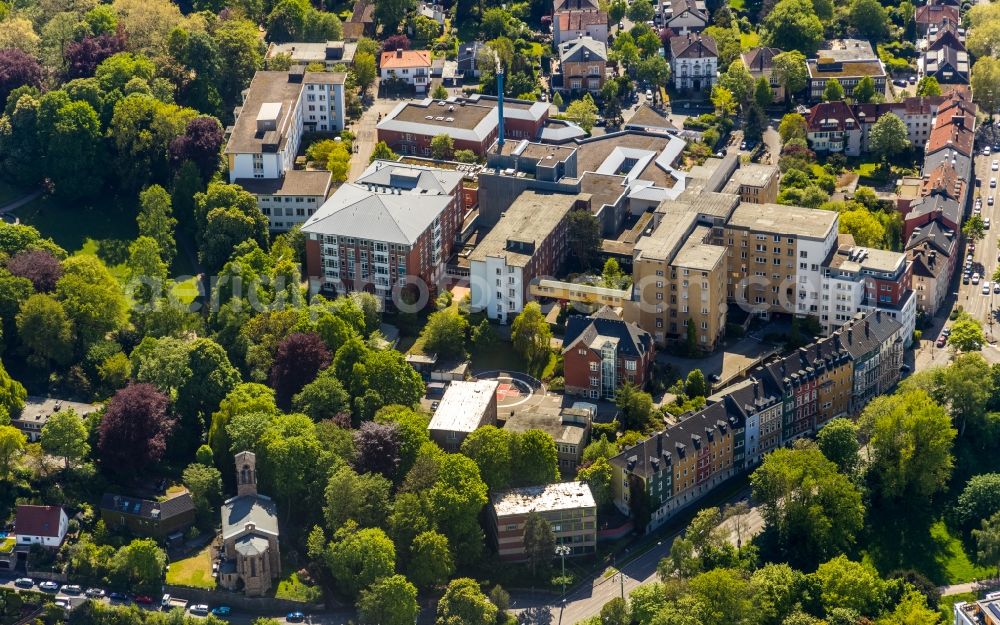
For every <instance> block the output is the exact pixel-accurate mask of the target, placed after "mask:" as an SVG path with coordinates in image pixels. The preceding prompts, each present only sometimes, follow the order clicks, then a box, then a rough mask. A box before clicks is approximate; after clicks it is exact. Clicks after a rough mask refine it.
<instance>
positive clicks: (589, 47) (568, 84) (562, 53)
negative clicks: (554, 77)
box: [557, 34, 608, 93]
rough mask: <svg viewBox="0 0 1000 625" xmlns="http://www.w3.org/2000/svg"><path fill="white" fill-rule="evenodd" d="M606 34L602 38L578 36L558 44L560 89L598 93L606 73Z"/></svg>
mask: <svg viewBox="0 0 1000 625" xmlns="http://www.w3.org/2000/svg"><path fill="white" fill-rule="evenodd" d="M606 41H607V35H606V34H605V36H604V40H603V41H602V40H599V39H596V38H594V37H590V36H588V37H579V38H577V39H571V40H567V41H564V42H563V43H561V44H560V45H559V66H560V70H559V71H560V78H561V80H562V82H561V83H560V82H558V81H557V85H561V86H557V88H558V89H560V90H561V91H570V92H572V91H589V92H590V93H599V92H600V91H601V87H603V86H604V82H605V81H606V80H607V77H608V76H607V75H608V46H607V43H606Z"/></svg>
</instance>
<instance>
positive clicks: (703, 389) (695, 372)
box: [684, 369, 708, 397]
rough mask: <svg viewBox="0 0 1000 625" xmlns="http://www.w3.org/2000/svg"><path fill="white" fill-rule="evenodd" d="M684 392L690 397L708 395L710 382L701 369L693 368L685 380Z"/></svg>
mask: <svg viewBox="0 0 1000 625" xmlns="http://www.w3.org/2000/svg"><path fill="white" fill-rule="evenodd" d="M684 394H685V395H687V396H688V397H705V396H706V395H708V384H707V383H706V382H705V374H704V373H702V372H701V369H692V370H691V372H690V373H688V376H687V380H686V381H685V382H684Z"/></svg>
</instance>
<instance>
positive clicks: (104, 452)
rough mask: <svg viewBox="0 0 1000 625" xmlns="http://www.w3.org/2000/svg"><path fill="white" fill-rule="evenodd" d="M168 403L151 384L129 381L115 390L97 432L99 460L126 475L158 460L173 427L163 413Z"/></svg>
mask: <svg viewBox="0 0 1000 625" xmlns="http://www.w3.org/2000/svg"><path fill="white" fill-rule="evenodd" d="M169 403H170V402H169V400H168V399H167V396H166V395H164V394H163V393H161V392H160V391H158V390H157V389H156V387H155V386H153V385H152V384H145V383H142V384H130V385H128V386H126V387H125V388H123V389H120V390H119V391H118V392H117V393H115V396H114V397H112V398H111V401H110V402H108V407H107V409H106V410H105V412H104V417H103V418H102V419H101V425H100V428H99V431H98V434H99V437H98V441H97V446H98V451H100V453H101V463H102V464H103V465H104V466H105V467H106V468H108V469H112V470H114V471H115V472H116V473H119V474H127V473H128V472H130V471H132V472H135V471H141V470H142V469H144V468H146V467H147V466H149V465H151V464H154V463H156V462H159V461H160V459H162V458H163V454H164V453H165V452H166V450H167V439H168V438H169V437H170V432H171V430H172V429H173V427H174V420H173V418H171V417H170V416H169V415H168V414H167V405H168V404H169Z"/></svg>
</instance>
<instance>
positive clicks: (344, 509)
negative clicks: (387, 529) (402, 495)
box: [323, 465, 392, 532]
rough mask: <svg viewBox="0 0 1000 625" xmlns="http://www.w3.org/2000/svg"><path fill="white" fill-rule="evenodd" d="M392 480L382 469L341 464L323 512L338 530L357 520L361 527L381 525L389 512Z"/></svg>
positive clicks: (330, 526) (330, 483)
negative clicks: (358, 469)
mask: <svg viewBox="0 0 1000 625" xmlns="http://www.w3.org/2000/svg"><path fill="white" fill-rule="evenodd" d="M391 491H392V482H390V481H389V480H388V479H386V478H385V477H383V476H382V475H381V474H379V473H364V474H358V473H357V472H356V471H355V470H354V469H352V468H351V467H349V466H346V465H344V466H341V467H339V468H338V469H337V470H336V471H334V472H333V474H332V475H330V479H329V481H328V482H327V485H326V491H325V497H326V499H325V503H326V505H325V506H324V507H323V515H324V518H325V519H326V524H327V528H328V529H329V530H330V531H331V532H335V531H337V530H338V529H340V528H341V527H342V526H344V525H345V524H346V523H347V522H348V521H350V520H353V521H355V522H356V523H357V524H358V525H360V526H361V527H378V526H380V525H382V524H383V522H384V519H385V518H386V517H387V516H388V515H389V509H390V502H391Z"/></svg>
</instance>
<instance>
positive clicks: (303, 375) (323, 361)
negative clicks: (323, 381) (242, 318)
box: [271, 332, 332, 410]
mask: <svg viewBox="0 0 1000 625" xmlns="http://www.w3.org/2000/svg"><path fill="white" fill-rule="evenodd" d="M331 360H332V357H331V356H330V350H328V349H327V348H326V343H324V342H323V339H321V338H320V336H319V335H318V334H316V333H315V332H293V333H292V334H289V335H288V336H286V337H285V338H284V340H283V341H281V343H279V344H278V350H277V352H276V353H275V354H274V364H273V365H271V386H272V387H273V388H274V395H275V399H276V400H277V402H278V405H279V406H281V407H282V408H284V409H286V410H287V409H288V408H289V407H290V406H291V403H292V395H295V394H296V393H298V392H299V391H301V390H302V387H303V386H305V385H306V384H309V383H310V382H312V381H313V380H315V379H316V374H318V373H319V372H320V370H321V369H324V368H326V367H327V366H329V364H330V361H331Z"/></svg>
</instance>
